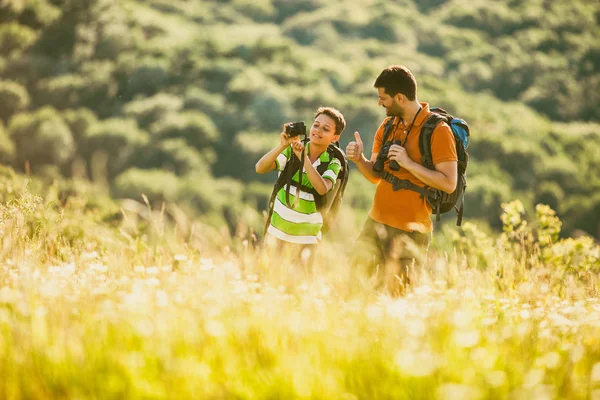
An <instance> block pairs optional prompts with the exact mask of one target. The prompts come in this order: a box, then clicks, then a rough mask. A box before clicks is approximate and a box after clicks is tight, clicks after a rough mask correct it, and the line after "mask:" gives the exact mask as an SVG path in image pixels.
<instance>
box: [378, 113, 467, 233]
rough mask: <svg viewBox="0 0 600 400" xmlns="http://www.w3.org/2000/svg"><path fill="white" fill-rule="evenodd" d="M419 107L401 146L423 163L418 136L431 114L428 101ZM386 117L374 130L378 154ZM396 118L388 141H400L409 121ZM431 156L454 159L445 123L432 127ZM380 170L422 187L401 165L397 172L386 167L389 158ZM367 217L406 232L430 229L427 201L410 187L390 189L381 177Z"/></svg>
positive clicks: (446, 159)
mask: <svg viewBox="0 0 600 400" xmlns="http://www.w3.org/2000/svg"><path fill="white" fill-rule="evenodd" d="M421 106H422V107H423V109H422V110H421V112H419V115H418V116H417V118H416V120H415V122H414V126H413V127H412V129H411V130H410V133H409V134H408V139H407V140H406V143H405V144H404V148H405V149H406V152H407V154H408V156H409V157H410V158H411V160H414V161H416V162H418V163H419V164H421V165H423V163H422V161H421V157H422V155H421V151H420V150H419V136H420V135H421V128H422V127H423V124H424V123H425V121H426V120H427V118H428V117H429V116H430V115H431V111H429V104H427V103H421ZM389 118H392V117H388V118H386V119H385V120H384V121H383V123H382V124H381V125H380V126H379V128H378V129H377V132H376V133H375V139H374V141H373V154H375V153H379V150H380V149H381V146H382V144H383V143H382V142H383V133H384V131H385V124H386V122H387V121H388V120H389ZM396 119H397V120H398V122H397V123H396V124H395V125H394V128H393V129H392V133H393V134H394V137H393V138H392V137H391V136H392V133H390V137H388V141H393V140H400V142H401V143H403V142H404V140H405V138H406V135H407V132H408V128H409V127H410V122H411V121H401V118H396ZM396 127H397V129H396ZM431 155H432V158H433V164H434V165H435V164H439V163H441V162H445V161H457V160H458V157H457V155H456V144H455V142H454V136H453V135H452V131H451V130H450V126H448V124H446V123H445V122H442V123H439V124H438V125H437V126H436V127H435V129H434V130H433V134H432V135H431ZM384 171H387V172H389V173H390V174H393V175H395V176H397V177H398V178H399V179H408V180H409V181H411V182H412V183H414V184H416V185H419V186H421V187H425V186H426V185H425V184H424V183H423V182H422V181H420V180H419V179H417V178H416V177H415V176H414V175H413V174H411V173H410V172H408V171H407V170H406V169H404V168H400V171H392V170H390V168H389V160H388V161H386V162H385V167H384ZM369 216H370V217H371V218H372V219H373V220H375V221H377V222H379V223H382V224H384V225H388V226H391V227H394V228H398V229H402V230H405V231H409V232H412V231H418V232H423V233H427V232H431V231H432V229H433V224H432V223H431V219H430V216H431V207H430V206H429V205H428V204H427V200H425V198H421V195H420V194H419V193H417V192H414V191H412V190H405V189H400V190H398V191H394V189H393V188H392V185H391V184H390V183H389V182H387V181H385V180H383V179H382V180H380V181H379V183H378V184H377V189H376V190H375V199H374V200H373V207H372V208H371V211H370V212H369Z"/></svg>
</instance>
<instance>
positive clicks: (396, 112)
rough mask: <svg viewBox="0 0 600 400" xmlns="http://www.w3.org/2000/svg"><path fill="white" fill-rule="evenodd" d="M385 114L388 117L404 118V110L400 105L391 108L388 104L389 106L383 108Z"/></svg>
mask: <svg viewBox="0 0 600 400" xmlns="http://www.w3.org/2000/svg"><path fill="white" fill-rule="evenodd" d="M385 115H387V116H388V117H400V118H402V119H404V110H403V109H402V108H400V107H395V108H394V109H393V110H392V107H391V106H390V107H389V108H386V109H385Z"/></svg>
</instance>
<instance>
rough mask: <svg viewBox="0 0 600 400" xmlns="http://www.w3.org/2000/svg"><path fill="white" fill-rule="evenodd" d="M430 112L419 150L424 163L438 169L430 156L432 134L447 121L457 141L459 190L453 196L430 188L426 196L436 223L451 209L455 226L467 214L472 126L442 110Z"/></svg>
mask: <svg viewBox="0 0 600 400" xmlns="http://www.w3.org/2000/svg"><path fill="white" fill-rule="evenodd" d="M431 111H432V112H433V114H431V116H430V117H429V118H428V119H427V121H425V125H423V128H422V129H421V136H420V138H419V150H421V155H422V158H421V161H422V163H423V165H424V166H425V167H427V168H429V169H435V167H434V166H433V158H432V155H431V135H432V134H433V130H434V129H435V127H436V125H437V124H439V123H440V122H446V123H447V124H448V125H449V126H450V129H451V130H452V134H453V135H454V141H455V142H456V155H457V156H458V163H457V167H458V180H457V182H456V189H455V190H454V192H452V193H446V192H443V191H441V190H437V189H435V190H433V189H431V190H430V194H429V195H428V196H427V202H428V203H429V205H430V206H431V208H432V209H433V213H434V214H436V220H437V221H439V220H440V214H443V213H446V212H448V211H450V210H452V209H454V210H456V214H457V218H456V225H457V226H460V225H461V223H462V217H463V211H464V195H465V189H466V188H467V177H466V171H467V165H468V164H469V153H468V152H467V147H468V146H469V140H470V135H471V133H470V130H469V125H468V124H467V123H466V122H465V121H464V120H463V119H460V118H457V117H454V116H452V115H450V114H449V113H448V112H447V111H446V110H444V109H442V108H431Z"/></svg>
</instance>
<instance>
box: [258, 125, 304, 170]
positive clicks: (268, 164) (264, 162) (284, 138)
mask: <svg viewBox="0 0 600 400" xmlns="http://www.w3.org/2000/svg"><path fill="white" fill-rule="evenodd" d="M279 138H280V139H279V145H277V146H276V147H275V148H273V149H272V150H270V151H269V152H268V153H267V154H265V155H264V156H262V157H261V158H260V160H258V162H257V163H256V166H255V167H254V169H255V170H256V172H257V173H259V174H264V173H267V172H270V171H273V170H274V169H276V168H277V164H276V163H275V160H277V156H279V155H280V154H281V152H282V151H284V150H285V149H286V148H287V147H288V146H289V145H290V143H291V142H295V141H297V140H294V139H298V137H297V136H296V137H295V138H290V137H289V136H288V135H287V134H286V133H283V132H282V133H281V135H280V136H279Z"/></svg>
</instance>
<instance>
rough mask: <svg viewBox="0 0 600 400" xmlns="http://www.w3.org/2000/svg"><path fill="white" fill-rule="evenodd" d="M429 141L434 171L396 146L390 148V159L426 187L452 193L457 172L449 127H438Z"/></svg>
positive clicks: (454, 148) (452, 139)
mask: <svg viewBox="0 0 600 400" xmlns="http://www.w3.org/2000/svg"><path fill="white" fill-rule="evenodd" d="M431 141H432V143H431V146H432V148H431V151H432V154H433V160H434V163H435V164H434V168H435V170H431V169H429V168H427V167H425V166H423V165H421V164H419V163H418V162H416V161H414V160H412V159H410V157H408V154H407V153H406V149H405V148H404V147H402V146H399V145H397V144H394V145H392V146H390V151H389V156H390V159H393V160H396V161H397V162H398V164H400V166H401V167H403V168H405V169H406V170H408V171H409V172H410V173H411V174H413V175H414V176H415V177H416V178H417V179H419V180H420V181H421V182H423V183H425V184H426V185H427V186H430V187H433V188H436V189H439V190H441V191H444V192H446V193H452V192H454V189H456V182H457V180H458V172H457V161H456V158H457V157H456V144H455V142H454V136H453V135H452V131H451V130H450V127H449V126H447V125H446V124H442V125H438V127H436V129H435V130H434V132H433V136H432V138H431Z"/></svg>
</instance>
